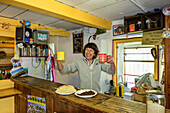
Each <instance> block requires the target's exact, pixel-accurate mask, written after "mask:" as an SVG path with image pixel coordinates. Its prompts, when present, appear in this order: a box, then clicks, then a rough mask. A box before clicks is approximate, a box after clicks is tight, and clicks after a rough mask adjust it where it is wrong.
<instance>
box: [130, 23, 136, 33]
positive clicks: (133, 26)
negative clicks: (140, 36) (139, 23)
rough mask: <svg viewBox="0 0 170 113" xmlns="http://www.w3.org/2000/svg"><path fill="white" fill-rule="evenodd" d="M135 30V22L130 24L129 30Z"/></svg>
mask: <svg viewBox="0 0 170 113" xmlns="http://www.w3.org/2000/svg"><path fill="white" fill-rule="evenodd" d="M132 31H135V24H130V25H129V32H132Z"/></svg>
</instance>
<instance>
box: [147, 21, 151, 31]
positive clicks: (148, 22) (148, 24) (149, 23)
mask: <svg viewBox="0 0 170 113" xmlns="http://www.w3.org/2000/svg"><path fill="white" fill-rule="evenodd" d="M146 27H147V29H150V28H151V21H150V20H149V19H147V20H146Z"/></svg>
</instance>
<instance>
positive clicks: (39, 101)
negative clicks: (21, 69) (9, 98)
mask: <svg viewBox="0 0 170 113" xmlns="http://www.w3.org/2000/svg"><path fill="white" fill-rule="evenodd" d="M27 113H46V101H45V98H42V97H36V96H32V95H27Z"/></svg>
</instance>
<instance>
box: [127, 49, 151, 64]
mask: <svg viewBox="0 0 170 113" xmlns="http://www.w3.org/2000/svg"><path fill="white" fill-rule="evenodd" d="M124 54H125V61H126V60H135V61H139V60H140V61H154V58H153V57H152V55H151V48H138V49H136V48H133V49H125V53H124Z"/></svg>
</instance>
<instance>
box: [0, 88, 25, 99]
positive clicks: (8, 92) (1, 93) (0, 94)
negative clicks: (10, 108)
mask: <svg viewBox="0 0 170 113" xmlns="http://www.w3.org/2000/svg"><path fill="white" fill-rule="evenodd" d="M21 94H22V92H21V91H19V90H17V89H15V88H8V89H1V90H0V99H1V98H6V97H11V96H15V95H21Z"/></svg>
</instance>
